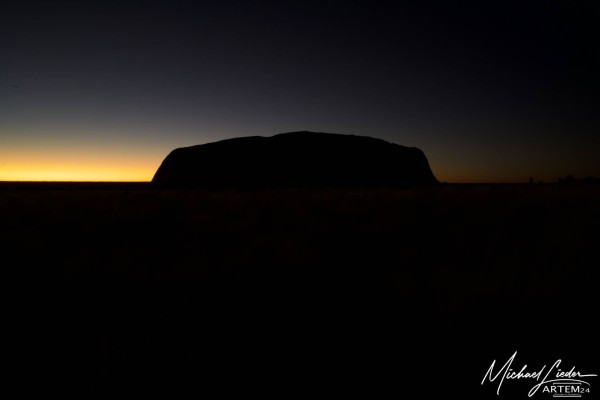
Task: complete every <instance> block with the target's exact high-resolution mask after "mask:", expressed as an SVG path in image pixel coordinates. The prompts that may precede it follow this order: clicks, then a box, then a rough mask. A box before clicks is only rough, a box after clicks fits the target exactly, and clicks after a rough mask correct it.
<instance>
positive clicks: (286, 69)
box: [0, 0, 600, 182]
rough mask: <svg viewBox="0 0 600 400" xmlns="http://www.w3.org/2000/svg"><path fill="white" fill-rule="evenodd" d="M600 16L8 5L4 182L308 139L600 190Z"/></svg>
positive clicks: (222, 4) (2, 31)
mask: <svg viewBox="0 0 600 400" xmlns="http://www.w3.org/2000/svg"><path fill="white" fill-rule="evenodd" d="M394 3H398V4H394ZM597 4H598V2H597V1H578V0H561V1H555V0H540V1H537V0H515V1H511V0H486V1H481V0H477V1H456V2H451V1H431V0H420V1H404V2H403V1H397V2H376V1H364V2H357V1H319V2H312V1H298V2H284V1H211V2H203V1H177V0H170V1H151V0H150V1H126V0H121V1H118V2H111V1H108V0H105V1H81V0H79V1H52V0H47V1H39V2H35V1H26V0H17V1H10V0H8V1H3V2H2V4H1V5H0V50H1V53H0V54H1V55H0V180H89V181H95V180H100V181H102V180H104V181H115V180H125V181H127V180H132V181H145V180H150V179H151V178H152V176H153V174H154V172H155V171H156V169H157V168H158V166H159V164H160V162H161V161H162V159H163V158H164V157H165V156H166V155H167V154H168V152H169V151H170V150H172V149H173V148H176V147H181V146H189V145H194V144H201V143H206V142H210V141H215V140H220V139H226V138H231V137H237V136H250V135H263V136H270V135H273V134H277V133H282V132H289V131H296V130H313V131H321V132H333V133H346V134H360V135H368V136H374V137H378V138H382V139H386V140H389V141H392V142H395V143H398V144H402V145H406V146H417V147H419V148H421V149H422V150H423V151H424V152H425V154H426V155H427V156H428V158H429V162H430V164H431V167H432V169H433V172H434V174H435V175H436V176H437V177H438V179H440V180H442V181H448V182H503V181H504V182H506V181H508V182H525V181H527V180H528V178H529V177H530V176H533V177H535V178H536V179H540V180H546V181H556V179H557V178H558V177H559V176H563V175H566V174H574V175H575V176H579V177H583V176H590V175H595V176H600V157H599V156H598V155H599V154H600V129H599V128H600V112H599V111H600V108H599V107H598V105H599V104H600V101H599V100H600V98H599V93H600V73H599V72H598V71H600V6H598V5H597Z"/></svg>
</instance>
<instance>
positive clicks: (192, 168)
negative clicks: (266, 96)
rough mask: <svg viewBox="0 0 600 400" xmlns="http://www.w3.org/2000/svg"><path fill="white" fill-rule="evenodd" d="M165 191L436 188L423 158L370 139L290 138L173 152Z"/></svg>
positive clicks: (161, 182)
mask: <svg viewBox="0 0 600 400" xmlns="http://www.w3.org/2000/svg"><path fill="white" fill-rule="evenodd" d="M152 183H153V184H154V185H155V186H158V187H164V188H281V187H385V186H416V185H431V184H436V183H438V181H437V179H436V178H435V176H434V175H433V173H432V171H431V168H430V167H429V162H428V161H427V157H426V156H425V154H424V153H423V152H422V151H421V150H420V149H418V148H416V147H405V146H401V145H398V144H394V143H390V142H387V141H385V140H382V139H376V138H373V137H368V136H356V135H342V134H333V133H318V132H306V131H302V132H290V133H282V134H278V135H274V136H270V137H264V136H250V137H239V138H234V139H227V140H222V141H218V142H213V143H207V144H202V145H197V146H191V147H184V148H178V149H175V150H173V151H172V152H171V153H170V154H169V155H168V156H167V157H166V158H165V159H164V161H163V162H162V164H161V165H160V167H159V168H158V170H157V171H156V174H155V175H154V178H153V179H152Z"/></svg>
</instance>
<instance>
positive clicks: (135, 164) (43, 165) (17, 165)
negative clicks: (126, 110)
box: [0, 151, 161, 182]
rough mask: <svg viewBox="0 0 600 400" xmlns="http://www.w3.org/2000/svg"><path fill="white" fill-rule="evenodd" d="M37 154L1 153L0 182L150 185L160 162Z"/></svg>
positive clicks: (97, 154)
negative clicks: (145, 183)
mask: <svg viewBox="0 0 600 400" xmlns="http://www.w3.org/2000/svg"><path fill="white" fill-rule="evenodd" d="M36 153H37V154H33V153H28V154H22V153H21V154H18V152H17V154H15V153H12V154H2V151H0V181H36V182H41V181H66V182H149V181H151V180H152V177H153V176H154V173H155V172H156V169H157V168H158V165H160V161H161V159H160V158H158V159H155V158H156V157H152V156H148V157H146V158H144V157H140V156H129V157H127V156H126V155H124V154H120V155H117V156H115V155H114V154H110V153H108V154H107V152H105V151H96V152H93V151H91V152H90V153H91V154H90V153H88V154H81V153H79V154H77V156H74V155H73V154H69V153H68V152H66V153H63V152H60V153H61V154H56V153H54V154H50V155H48V154H43V153H41V152H36ZM86 153H87V152H86Z"/></svg>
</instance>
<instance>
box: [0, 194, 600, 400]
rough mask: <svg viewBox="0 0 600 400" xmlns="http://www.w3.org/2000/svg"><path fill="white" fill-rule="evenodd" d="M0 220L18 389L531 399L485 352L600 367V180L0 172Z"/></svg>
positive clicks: (521, 360) (524, 385) (531, 361)
mask: <svg viewBox="0 0 600 400" xmlns="http://www.w3.org/2000/svg"><path fill="white" fill-rule="evenodd" d="M0 221H1V224H0V239H1V243H2V257H1V259H0V263H1V265H2V270H3V274H5V276H12V275H13V274H14V273H16V275H17V277H16V280H15V282H16V283H18V284H15V285H11V286H12V289H16V290H14V292H16V293H14V294H13V290H9V292H8V293H10V296H9V299H8V300H7V303H6V304H7V305H8V307H9V309H10V310H11V311H12V312H11V314H12V315H14V317H15V319H14V320H12V319H11V321H15V322H11V323H10V324H9V329H10V331H12V332H15V333H16V335H15V336H16V337H15V339H14V340H10V341H7V342H6V343H7V347H8V349H9V351H10V352H11V353H15V354H16V357H15V359H16V361H15V362H14V364H11V369H12V371H13V373H14V375H15V378H16V379H17V381H16V382H19V384H20V385H21V390H22V391H23V392H27V391H29V390H35V391H42V392H47V393H67V392H74V393H76V394H79V395H88V394H92V393H107V394H114V395H116V394H122V393H124V391H125V390H132V391H133V392H132V393H138V394H139V393H141V392H146V391H154V390H158V389H167V390H169V391H171V392H174V391H177V390H180V389H182V388H186V389H188V390H192V391H193V392H195V393H198V394H202V393H204V394H207V395H208V394H209V393H211V391H212V390H214V389H218V390H219V392H220V393H223V394H226V393H228V392H237V393H245V394H258V395H261V396H264V395H275V396H278V397H282V398H286V397H288V396H291V395H295V394H304V395H309V396H311V397H312V396H321V395H325V396H335V395H340V394H360V395H361V396H365V397H367V396H368V397H369V398H370V397H374V396H376V395H377V394H378V393H380V392H382V391H385V392H387V393H389V394H391V395H392V396H393V397H394V398H431V397H432V396H433V395H445V396H451V395H453V394H456V395H457V396H458V397H459V398H466V397H473V398H484V397H487V396H489V397H490V398H527V392H528V391H529V389H530V387H531V386H532V385H533V383H531V382H525V381H519V382H515V381H513V382H508V383H506V382H505V383H504V385H503V388H502V391H501V396H500V397H498V396H497V395H496V388H497V384H492V383H488V384H485V385H483V386H482V385H481V381H482V379H483V376H484V374H485V373H486V371H487V369H488V368H489V366H490V364H491V362H492V361H493V360H494V359H496V360H498V361H497V363H502V364H503V363H504V362H505V361H506V360H507V359H508V357H510V356H511V355H512V354H513V353H514V352H515V351H518V356H517V359H518V361H517V362H516V363H518V364H519V367H520V366H522V365H523V364H528V365H529V366H531V368H536V367H537V369H539V367H541V366H543V365H544V364H552V363H553V362H554V361H555V360H557V359H559V358H560V359H562V360H563V366H564V367H568V368H570V367H571V366H573V365H575V366H576V369H577V370H580V371H581V372H582V373H585V372H588V373H598V368H599V367H600V365H599V364H598V357H597V350H596V348H597V340H598V337H600V335H599V332H598V328H597V326H596V322H597V307H596V302H595V300H596V298H597V293H598V284H599V281H598V272H597V270H598V266H599V265H600V262H599V261H600V260H599V256H598V243H600V187H599V186H597V185H581V186H564V185H447V186H439V187H424V188H415V189H368V190H366V189H335V190H333V189H313V190H309V189H296V190H263V191H227V190H221V191H169V190H164V191H161V190H153V189H152V188H151V187H150V186H149V185H145V184H132V185H124V184H113V185H111V184H104V185H103V184H29V185H27V184H7V183H6V184H0ZM11 281H12V280H9V282H11ZM11 359H12V358H11ZM593 379H597V378H592V380H590V382H591V389H592V391H593V390H595V389H597V388H598V387H600V386H598V385H600V383H598V382H596V381H594V380H593ZM595 386H596V388H595ZM536 396H538V397H549V395H545V396H542V394H541V393H540V394H537V395H536ZM452 397H454V396H452Z"/></svg>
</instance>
